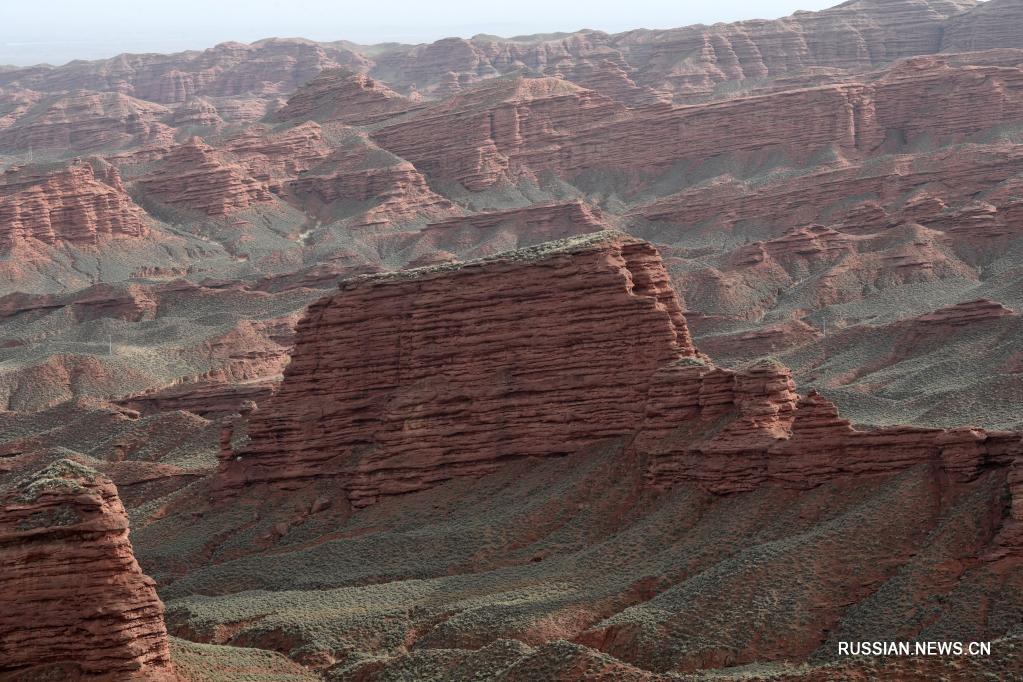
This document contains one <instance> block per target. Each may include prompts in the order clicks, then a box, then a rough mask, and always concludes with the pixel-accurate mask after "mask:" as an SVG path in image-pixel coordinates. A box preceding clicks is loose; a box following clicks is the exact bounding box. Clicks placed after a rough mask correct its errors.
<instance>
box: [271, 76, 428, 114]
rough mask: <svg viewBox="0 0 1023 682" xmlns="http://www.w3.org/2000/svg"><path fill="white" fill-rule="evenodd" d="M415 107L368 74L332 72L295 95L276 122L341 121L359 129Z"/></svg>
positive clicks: (315, 79) (300, 89)
mask: <svg viewBox="0 0 1023 682" xmlns="http://www.w3.org/2000/svg"><path fill="white" fill-rule="evenodd" d="M415 106H416V103H415V102H413V101H411V100H410V99H409V98H407V97H403V96H401V95H399V94H398V93H396V92H394V91H393V90H391V89H390V88H388V87H387V86H386V85H384V84H383V83H381V82H379V81H376V80H374V79H373V78H371V77H369V76H367V75H365V74H360V73H353V72H351V71H346V70H344V69H331V70H327V71H322V72H320V75H318V76H317V77H316V78H314V79H312V80H311V81H309V82H308V83H306V84H305V85H303V86H302V87H300V88H299V89H298V90H297V91H295V94H294V95H292V96H291V97H290V98H289V99H288V103H287V104H286V105H285V106H283V107H282V108H280V109H279V110H278V111H277V112H276V113H275V114H274V119H275V120H278V121H292V120H299V121H305V120H314V121H320V122H325V121H340V122H341V123H346V124H348V125H354V126H359V125H368V124H371V123H377V122H379V121H383V120H385V119H388V118H390V117H392V116H395V115H397V114H401V113H404V112H406V111H409V110H410V109H413V108H414V107H415Z"/></svg>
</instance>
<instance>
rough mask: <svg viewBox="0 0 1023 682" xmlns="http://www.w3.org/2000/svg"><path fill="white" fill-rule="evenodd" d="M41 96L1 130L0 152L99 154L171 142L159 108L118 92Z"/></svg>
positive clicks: (163, 110) (76, 88)
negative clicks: (124, 148) (111, 150)
mask: <svg viewBox="0 0 1023 682" xmlns="http://www.w3.org/2000/svg"><path fill="white" fill-rule="evenodd" d="M80 87H81V86H77V85H76V86H74V87H73V88H72V91H71V92H70V93H68V94H66V95H59V96H51V97H46V98H42V99H41V101H39V102H38V103H37V104H35V106H33V107H31V108H29V109H27V110H25V111H24V112H23V115H22V116H20V117H18V118H17V119H16V120H15V121H13V123H12V125H10V126H9V127H5V128H0V152H6V153H18V152H31V153H35V152H47V151H49V152H51V153H52V152H59V153H61V154H66V153H67V152H69V151H70V152H100V151H106V150H108V149H111V148H114V149H116V148H123V147H128V146H135V145H142V144H150V143H155V142H161V141H163V142H169V141H170V139H171V138H172V137H173V131H172V130H171V128H170V127H169V126H167V125H166V124H164V123H163V122H162V119H163V118H165V117H166V116H167V115H168V114H169V112H168V111H167V109H166V108H165V107H163V106H160V105H159V104H154V103H153V102H146V101H143V100H139V99H134V98H132V97H128V96H126V95H123V94H120V93H97V92H82V91H80V90H79V88H80Z"/></svg>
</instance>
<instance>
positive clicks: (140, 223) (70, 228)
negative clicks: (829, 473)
mask: <svg viewBox="0 0 1023 682" xmlns="http://www.w3.org/2000/svg"><path fill="white" fill-rule="evenodd" d="M143 216H144V214H143V212H142V210H141V209H140V208H139V207H138V206H136V205H135V204H134V203H133V202H132V200H131V198H130V197H129V196H128V193H127V191H126V190H125V188H124V185H123V184H122V183H121V178H120V176H119V175H118V173H117V170H116V169H114V168H113V167H111V166H110V165H109V164H103V163H102V162H95V164H93V163H90V162H75V163H72V164H71V165H69V166H67V167H66V168H63V169H60V170H57V171H55V172H46V171H45V170H42V169H37V168H35V167H27V168H15V169H11V170H8V171H7V172H6V173H4V175H3V176H2V178H0V226H2V232H0V244H2V245H3V246H4V247H6V248H10V247H12V246H14V245H16V244H21V243H24V242H25V241H26V240H36V241H40V242H43V243H45V244H50V245H57V244H74V245H78V246H82V245H87V244H97V243H99V242H100V241H101V240H103V239H108V238H112V237H142V236H145V235H146V234H147V233H148V228H147V227H146V222H145V219H144V217H143Z"/></svg>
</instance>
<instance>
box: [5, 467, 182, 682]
mask: <svg viewBox="0 0 1023 682" xmlns="http://www.w3.org/2000/svg"><path fill="white" fill-rule="evenodd" d="M2 494H3V497H2V500H0V502H2V504H0V557H2V559H3V566H4V570H3V571H2V572H0V677H3V678H4V679H9V678H10V679H62V680H110V681H111V682H113V681H114V680H167V681H176V680H178V677H177V676H176V675H175V673H174V669H173V666H172V664H171V662H170V653H169V650H168V643H167V632H166V629H165V627H164V623H163V604H162V603H161V601H160V598H159V597H158V596H157V595H156V590H155V589H154V583H153V581H152V580H151V579H150V578H148V577H147V576H146V575H144V574H143V573H142V570H141V569H140V568H139V565H138V563H137V562H136V561H135V557H134V555H133V554H132V547H131V543H130V542H129V541H128V518H127V515H126V514H125V510H124V507H123V506H122V504H121V501H120V499H119V498H118V496H117V489H116V488H115V487H114V484H113V483H111V482H110V480H109V479H108V478H106V477H105V476H103V475H102V474H100V473H98V472H96V471H94V470H92V469H90V468H88V467H86V466H84V465H81V464H79V463H77V462H74V461H72V460H59V461H57V462H55V463H53V464H51V465H50V466H48V467H47V468H45V469H43V470H42V471H39V472H37V473H36V474H34V475H32V476H30V477H29V478H27V479H24V480H22V481H21V482H20V483H18V484H14V485H12V486H9V487H8V489H7V490H6V491H3V493H2Z"/></svg>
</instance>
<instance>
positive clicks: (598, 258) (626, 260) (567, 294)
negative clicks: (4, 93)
mask: <svg viewBox="0 0 1023 682" xmlns="http://www.w3.org/2000/svg"><path fill="white" fill-rule="evenodd" d="M578 209H579V210H582V207H578ZM815 248H816V247H815ZM340 289H341V290H340V292H339V293H337V294H335V295H333V296H330V297H328V298H325V299H322V300H321V301H319V302H318V303H316V304H314V305H313V306H312V307H311V308H310V310H309V312H308V314H307V316H306V317H305V318H304V319H303V320H302V322H300V323H299V326H298V333H297V342H296V349H295V354H294V356H293V359H292V362H291V364H290V365H289V366H288V368H287V370H286V371H285V374H284V381H283V384H282V385H281V388H280V390H279V392H278V393H277V394H276V395H275V396H274V397H272V398H270V399H268V400H266V401H265V403H264V404H263V405H262V406H261V409H259V410H258V411H257V412H255V413H253V414H252V416H251V420H250V423H249V430H248V433H249V436H250V441H249V443H248V445H247V446H245V447H244V448H242V449H241V450H240V451H238V452H233V451H231V450H230V449H229V448H225V449H224V451H223V456H222V464H221V470H220V474H219V479H218V480H219V489H220V493H221V494H222V495H227V494H230V493H232V492H234V491H236V490H237V489H238V488H240V487H242V486H244V485H248V484H252V483H274V484H276V485H282V486H285V487H294V486H301V485H302V480H303V479H311V478H315V477H322V476H330V477H335V478H337V479H338V480H339V483H340V485H341V486H342V487H343V488H344V489H345V490H346V491H347V494H348V496H349V498H350V500H351V501H352V503H353V504H354V505H356V506H362V505H366V504H370V503H372V502H373V501H375V500H376V499H377V498H378V497H379V496H380V495H388V494H397V493H403V492H410V491H414V490H419V489H422V488H425V487H429V486H431V485H433V484H435V483H436V482H439V481H442V480H445V479H447V478H451V477H452V476H457V475H479V474H484V473H488V472H490V471H492V470H493V469H494V467H496V466H497V465H498V464H499V463H500V462H501V461H503V460H506V459H509V458H516V457H523V456H551V455H561V454H568V453H571V452H575V451H577V450H578V449H579V448H580V447H582V446H584V445H586V444H589V443H594V442H596V441H600V440H603V439H609V438H616V437H623V438H625V439H626V441H628V446H627V452H628V453H630V456H632V457H636V458H637V460H638V461H642V462H644V463H645V466H646V473H647V478H648V480H649V481H650V483H651V484H652V485H654V486H657V487H668V486H671V485H673V484H675V483H678V482H695V483H698V484H700V485H701V486H703V487H705V488H706V489H708V490H710V491H712V492H715V493H722V494H724V493H734V492H740V491H747V490H752V489H754V488H756V487H757V486H759V485H762V484H764V483H766V482H775V483H780V484H783V485H790V486H796V487H808V486H815V485H819V484H821V483H822V482H825V481H827V480H829V479H831V478H834V477H837V476H846V475H861V474H876V473H889V472H893V471H898V470H901V469H904V468H906V467H909V466H913V465H915V464H920V463H931V464H933V465H934V466H937V467H939V468H940V469H942V470H944V471H945V472H946V473H947V475H948V476H951V477H953V478H957V479H961V480H970V479H972V478H974V477H976V476H977V475H978V472H980V471H981V470H982V469H984V468H986V467H992V466H995V467H1002V466H1007V465H1008V464H1009V463H1010V462H1011V461H1012V460H1013V458H1014V457H1016V456H1017V455H1019V454H1020V453H1021V452H1023V446H1021V443H1020V434H1018V433H1011V432H990V433H988V432H984V431H983V430H980V429H971V428H962V429H953V430H942V429H927V428H917V427H910V426H897V427H891V428H885V429H877V430H874V431H860V430H857V429H854V428H853V427H852V426H851V425H850V424H849V422H847V421H846V420H843V419H842V418H841V417H839V415H838V411H837V409H836V408H835V406H834V405H833V404H832V403H830V402H828V401H827V400H826V399H824V398H823V397H822V396H820V395H818V394H816V393H811V394H810V395H808V396H806V397H804V398H800V396H799V395H798V394H797V393H796V391H795V388H796V387H795V384H794V382H793V381H792V377H791V373H790V371H789V370H788V368H786V367H784V366H783V365H780V364H778V363H776V362H774V361H761V362H759V363H757V364H754V365H753V366H751V367H748V368H745V369H741V370H728V369H723V368H719V367H715V366H714V365H713V364H711V363H710V362H709V360H707V359H706V358H705V357H704V356H702V355H701V354H700V353H699V352H698V351H697V350H696V349H695V348H694V347H693V344H692V342H691V341H690V338H689V334H688V330H687V326H686V322H685V319H684V318H683V316H682V312H681V306H680V304H679V300H678V297H677V295H676V293H675V291H674V290H673V289H672V287H671V285H670V283H669V280H668V276H667V274H666V272H665V270H664V268H663V265H662V262H661V259H660V257H659V255H658V254H657V252H656V251H655V250H654V249H653V248H652V247H651V246H650V245H649V244H647V243H646V242H643V241H641V240H638V239H634V238H631V237H626V236H624V235H621V234H618V233H614V232H598V233H593V234H589V235H584V236H581V237H575V238H573V239H569V240H565V241H562V242H551V243H548V244H544V245H541V246H539V247H533V248H530V249H522V250H519V251H515V252H509V253H507V254H500V255H497V256H494V257H490V258H486V259H482V260H479V261H473V262H469V263H465V264H459V263H452V264H442V265H437V266H435V267H428V268H422V269H418V270H408V271H404V272H400V273H391V274H384V275H374V276H367V277H361V278H356V279H353V280H348V281H345V282H343V283H342V284H341V286H340ZM960 308H963V309H964V311H965V315H966V317H967V318H970V319H972V318H973V317H976V316H978V315H979V316H981V317H987V316H990V315H992V314H994V315H996V316H998V315H1004V314H1006V312H1007V311H1005V310H1004V309H1003V308H1002V307H1001V306H1000V305H998V304H996V303H991V302H974V303H971V304H966V305H964V306H961V307H960ZM953 312H955V311H953ZM957 314H958V313H957ZM949 315H951V317H955V316H956V315H955V314H951V313H943V314H940V315H938V317H940V318H941V319H942V320H945V317H946V316H949Z"/></svg>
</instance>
